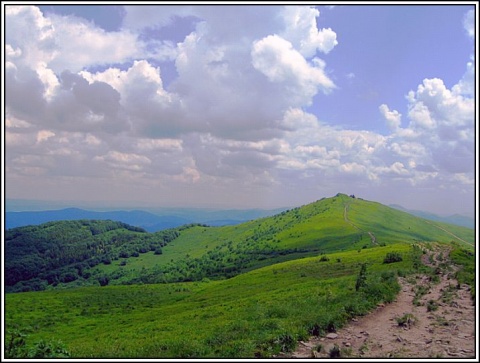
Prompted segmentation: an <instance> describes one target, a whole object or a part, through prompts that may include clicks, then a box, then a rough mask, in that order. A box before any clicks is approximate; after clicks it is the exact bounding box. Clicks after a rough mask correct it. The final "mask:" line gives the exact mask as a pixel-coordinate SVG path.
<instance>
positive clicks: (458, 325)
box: [283, 250, 476, 358]
mask: <svg viewBox="0 0 480 363" xmlns="http://www.w3.org/2000/svg"><path fill="white" fill-rule="evenodd" d="M448 252H449V251H447V250H436V251H434V252H430V254H426V255H424V258H423V261H424V263H425V264H428V265H431V266H433V267H438V268H437V270H438V272H439V273H438V274H437V276H438V277H439V279H438V280H439V281H436V283H435V281H430V278H429V277H427V276H425V275H416V276H412V277H408V278H400V283H401V286H402V290H401V292H400V293H399V295H398V297H397V299H396V300H395V301H394V302H393V303H391V304H387V305H383V304H381V305H379V306H378V307H377V309H376V311H374V312H372V313H371V314H369V315H367V316H364V317H360V318H358V319H353V320H352V321H351V322H350V323H349V324H348V325H347V326H346V327H345V328H343V329H341V330H338V331H337V332H336V333H333V334H328V335H327V336H326V337H322V338H319V337H312V339H311V340H309V341H308V342H299V345H298V348H297V350H296V351H295V352H293V353H289V354H286V355H285V356H283V358H329V357H331V351H332V350H334V349H335V347H338V349H339V352H340V357H341V358H359V357H361V358H475V357H476V356H475V306H474V304H473V303H472V300H471V298H470V292H469V287H468V286H467V285H462V286H459V287H457V281H456V280H455V279H454V278H453V274H454V272H455V270H454V269H453V268H452V267H451V266H452V265H451V264H450V263H442V262H444V260H445V259H446V258H448ZM421 291H423V292H424V294H423V295H422V294H421V293H420V292H421ZM416 292H417V299H415V295H416ZM415 300H416V301H415ZM408 314H410V315H408ZM402 317H403V318H404V320H405V323H404V324H403V325H402V324H401V323H399V322H398V320H397V319H401V318H402Z"/></svg>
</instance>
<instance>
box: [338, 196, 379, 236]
mask: <svg viewBox="0 0 480 363" xmlns="http://www.w3.org/2000/svg"><path fill="white" fill-rule="evenodd" d="M349 205H350V204H346V205H345V208H344V209H343V219H344V220H345V222H346V223H348V224H350V225H351V226H352V227H353V228H355V229H357V230H359V231H360V232H365V231H364V230H363V229H361V228H360V227H358V226H356V225H355V224H354V223H353V222H352V221H351V220H350V219H348V215H347V213H348V207H349ZM367 233H368V235H369V236H370V239H371V240H372V245H377V239H376V238H375V235H374V234H373V233H372V232H370V231H368V232H367Z"/></svg>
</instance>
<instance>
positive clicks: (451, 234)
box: [426, 221, 471, 246]
mask: <svg viewBox="0 0 480 363" xmlns="http://www.w3.org/2000/svg"><path fill="white" fill-rule="evenodd" d="M426 222H427V223H428V224H430V225H432V226H434V227H436V228H438V229H441V230H442V231H444V232H445V233H448V234H449V235H450V236H452V237H454V238H456V239H458V240H459V241H462V242H463V243H466V244H467V245H469V246H471V243H468V242H467V241H465V240H464V239H461V238H460V237H458V236H457V235H455V234H453V233H452V232H450V231H447V230H446V229H445V228H443V227H440V226H437V225H436V224H433V223H431V222H429V221H426Z"/></svg>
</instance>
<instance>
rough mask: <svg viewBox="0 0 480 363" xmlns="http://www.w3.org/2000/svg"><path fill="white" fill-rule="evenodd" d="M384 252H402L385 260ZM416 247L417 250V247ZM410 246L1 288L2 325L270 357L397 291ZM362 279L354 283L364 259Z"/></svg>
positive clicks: (85, 354)
mask: <svg viewBox="0 0 480 363" xmlns="http://www.w3.org/2000/svg"><path fill="white" fill-rule="evenodd" d="M388 252H398V253H400V254H401V255H402V256H403V261H401V262H396V263H394V264H384V263H383V260H384V258H385V256H386V254H387V253H388ZM417 257H418V254H417ZM414 258H415V254H414V249H413V247H412V246H411V245H408V244H396V245H390V246H385V247H375V248H370V249H364V250H361V251H360V252H358V251H348V252H339V253H332V254H325V255H321V256H320V257H318V256H317V257H309V258H304V259H298V260H294V261H288V262H283V263H279V264H275V265H271V266H267V267H264V268H260V269H257V270H254V271H251V272H247V273H245V274H242V275H239V276H236V277H233V278H231V279H228V280H222V281H208V282H207V281H205V282H191V283H178V284H152V285H132V286H105V287H87V288H78V289H67V290H52V291H44V292H26V293H15V294H7V295H6V306H7V307H8V308H7V309H6V315H5V319H6V326H7V335H6V337H7V338H8V330H9V328H13V327H15V328H16V329H19V330H21V331H24V332H28V338H29V340H31V341H32V342H33V341H39V340H42V339H43V340H45V341H57V340H61V341H62V342H63V344H64V345H65V347H66V349H67V350H68V351H69V352H71V356H72V357H78V358H92V357H95V358H107V357H109V358H111V357H116V358H121V357H123V358H134V357H136V358H159V357H162V358H163V357H165V358H174V357H175V358H188V357H225V358H234V357H236V358H245V357H247V358H248V357H251V358H253V357H269V356H272V355H273V354H276V353H278V352H280V351H286V350H289V349H293V348H294V346H295V345H296V342H297V340H299V339H305V338H307V337H308V336H309V335H310V334H312V333H315V334H324V333H326V332H328V331H334V330H335V329H337V328H339V327H340V326H342V325H344V324H345V323H346V322H347V321H348V320H349V319H350V318H351V317H353V316H356V315H362V314H365V313H366V312H367V311H369V310H370V309H372V308H373V307H375V306H376V304H378V303H380V302H382V301H391V300H393V298H394V296H395V294H396V293H397V292H398V284H397V283H396V279H395V277H396V275H397V273H399V272H400V273H401V274H404V273H406V272H408V271H411V270H412V269H413V259H414ZM362 263H366V266H367V282H366V284H365V286H364V287H362V288H361V289H359V290H358V291H357V290H356V289H355V284H356V279H357V277H358V274H359V271H360V268H361V264H362Z"/></svg>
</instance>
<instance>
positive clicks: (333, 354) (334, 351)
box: [329, 344, 341, 358]
mask: <svg viewBox="0 0 480 363" xmlns="http://www.w3.org/2000/svg"><path fill="white" fill-rule="evenodd" d="M329 356H330V358H340V356H341V354H340V348H339V347H338V345H337V344H335V345H334V346H333V348H332V349H330V352H329Z"/></svg>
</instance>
